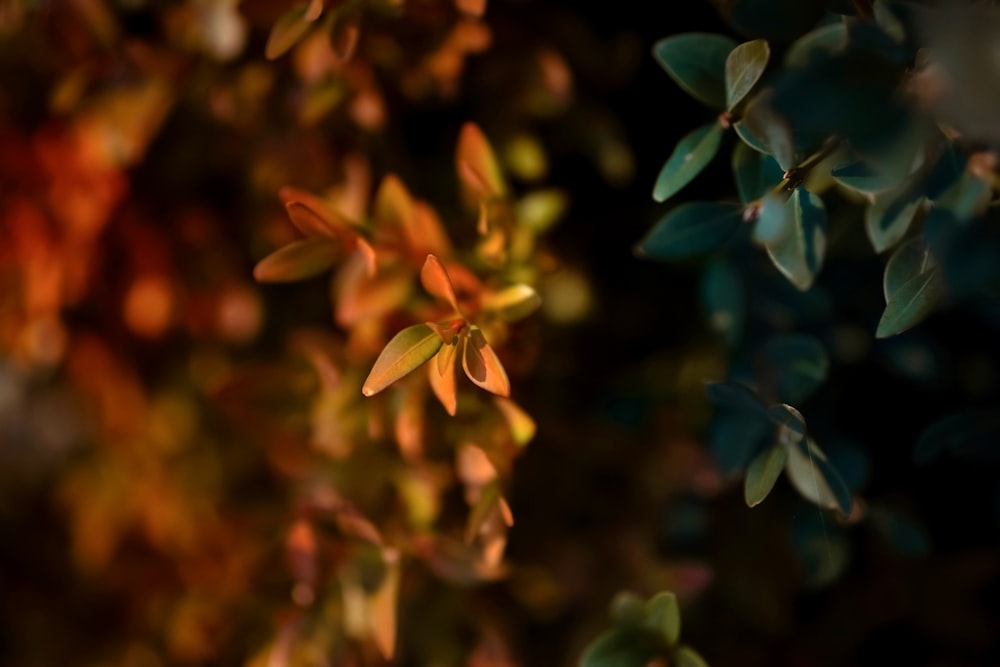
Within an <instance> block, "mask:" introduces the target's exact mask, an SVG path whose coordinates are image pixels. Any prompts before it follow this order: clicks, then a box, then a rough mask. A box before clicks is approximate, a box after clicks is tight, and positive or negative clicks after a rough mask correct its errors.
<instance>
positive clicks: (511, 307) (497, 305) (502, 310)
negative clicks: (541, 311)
mask: <svg viewBox="0 0 1000 667" xmlns="http://www.w3.org/2000/svg"><path fill="white" fill-rule="evenodd" d="M540 305H542V297H540V296H538V292H536V291H535V290H534V289H532V288H531V287H530V286H528V285H524V284H518V285H511V286H510V287H505V288H503V289H501V290H498V291H495V292H492V291H491V292H487V293H486V294H484V295H483V299H482V307H483V310H485V311H487V312H489V313H492V314H494V315H496V316H497V317H499V318H500V319H501V320H503V321H504V322H516V321H518V320H521V319H524V318H525V317H527V316H528V315H530V314H531V313H533V312H535V311H536V310H537V309H538V307H539V306H540Z"/></svg>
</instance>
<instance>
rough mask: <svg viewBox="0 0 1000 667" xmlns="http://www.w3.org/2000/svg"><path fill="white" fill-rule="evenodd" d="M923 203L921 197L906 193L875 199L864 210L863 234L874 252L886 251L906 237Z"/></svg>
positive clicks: (894, 193)
mask: <svg viewBox="0 0 1000 667" xmlns="http://www.w3.org/2000/svg"><path fill="white" fill-rule="evenodd" d="M923 202H924V199H923V198H922V197H914V196H912V194H910V193H908V192H906V193H903V195H902V196H900V194H899V193H896V192H892V193H887V194H885V195H882V196H876V197H875V201H873V202H872V203H871V204H869V205H868V208H867V209H865V232H867V234H868V240H870V241H871V243H872V247H873V248H875V252H883V251H884V250H888V249H889V248H891V247H892V246H894V245H896V244H897V243H899V242H900V241H901V240H902V239H903V237H904V236H906V232H907V230H909V228H910V223H911V222H913V216H915V215H916V213H917V210H918V209H919V208H920V205H921V204H922V203H923Z"/></svg>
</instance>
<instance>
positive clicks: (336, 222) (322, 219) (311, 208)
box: [278, 186, 348, 238]
mask: <svg viewBox="0 0 1000 667" xmlns="http://www.w3.org/2000/svg"><path fill="white" fill-rule="evenodd" d="M278 197H280V198H281V201H282V202H283V203H284V204H285V210H286V211H288V219H289V220H291V221H292V224H293V225H295V226H296V227H297V228H298V230H299V231H300V232H302V233H303V234H305V235H306V236H328V237H330V238H341V237H342V231H343V230H344V229H346V228H348V225H347V223H346V222H344V221H343V220H342V219H340V217H339V216H338V215H337V214H336V212H334V210H333V207H332V206H330V205H329V204H328V203H327V202H325V201H323V200H322V199H320V198H319V197H317V196H316V195H313V194H310V193H308V192H305V191H304V190H299V189H297V188H293V187H290V186H286V187H283V188H281V190H280V191H279V192H278Z"/></svg>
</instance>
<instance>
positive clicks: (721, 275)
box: [701, 259, 747, 348]
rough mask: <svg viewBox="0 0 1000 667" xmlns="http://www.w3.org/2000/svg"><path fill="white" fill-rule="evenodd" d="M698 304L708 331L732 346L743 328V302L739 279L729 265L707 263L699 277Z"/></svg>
mask: <svg viewBox="0 0 1000 667" xmlns="http://www.w3.org/2000/svg"><path fill="white" fill-rule="evenodd" d="M701 304H702V309H703V310H704V312H705V316H706V318H707V320H708V326H709V328H710V329H711V330H712V331H714V332H715V333H716V334H718V335H719V336H720V337H721V338H722V339H723V340H724V341H725V342H726V345H727V346H729V347H730V348H732V347H736V346H737V345H738V344H739V342H740V340H741V339H742V338H743V330H744V328H745V327H746V319H747V301H746V288H745V287H744V285H743V279H742V278H741V276H740V274H739V272H738V271H737V270H736V269H735V268H734V267H733V266H732V264H731V263H730V262H727V261H725V260H724V259H717V260H715V261H712V262H711V263H709V265H708V267H707V268H706V269H705V272H704V273H703V274H702V277H701Z"/></svg>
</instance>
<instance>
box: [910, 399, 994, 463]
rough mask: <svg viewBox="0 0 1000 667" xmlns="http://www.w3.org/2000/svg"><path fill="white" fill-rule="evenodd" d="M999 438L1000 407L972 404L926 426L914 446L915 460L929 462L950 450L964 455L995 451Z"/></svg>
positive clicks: (916, 461) (915, 461)
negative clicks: (984, 406)
mask: <svg viewBox="0 0 1000 667" xmlns="http://www.w3.org/2000/svg"><path fill="white" fill-rule="evenodd" d="M998 441H1000V411H998V410H997V409H996V408H969V409H965V410H961V411H958V412H953V413H951V414H949V415H947V416H945V417H942V418H941V419H938V420H937V421H935V422H934V423H932V424H931V425H930V426H928V427H927V428H925V429H924V431H923V432H922V433H921V434H920V438H919V439H918V440H917V444H916V447H914V449H913V461H914V463H916V464H917V465H927V464H928V463H930V462H931V461H933V460H934V459H935V458H937V457H938V456H940V455H941V454H942V453H943V452H945V451H948V450H950V451H953V452H955V453H956V454H959V455H964V456H970V455H972V456H974V455H977V454H980V455H981V454H983V453H988V452H995V451H996V448H997V442H998ZM993 456H995V454H993Z"/></svg>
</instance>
